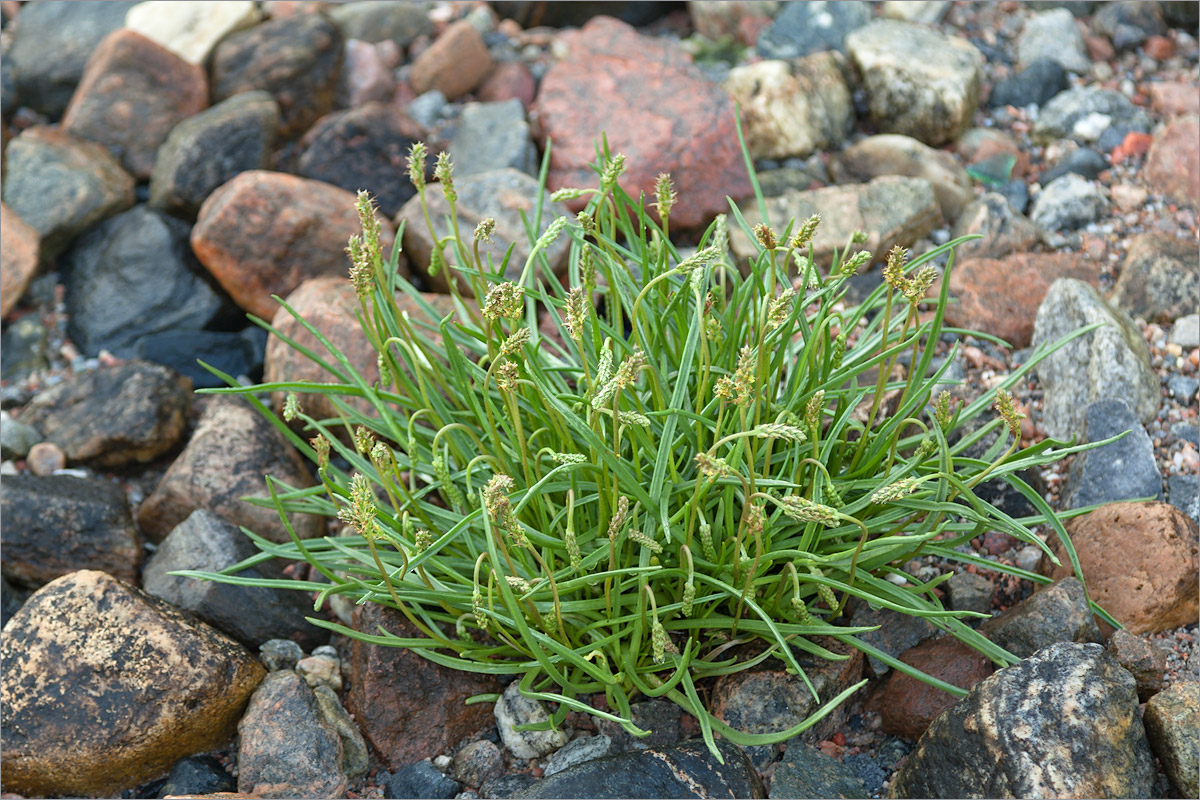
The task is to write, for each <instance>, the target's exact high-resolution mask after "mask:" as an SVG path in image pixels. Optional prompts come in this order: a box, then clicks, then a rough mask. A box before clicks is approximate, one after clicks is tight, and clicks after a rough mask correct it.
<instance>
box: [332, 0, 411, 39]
mask: <svg viewBox="0 0 1200 800" xmlns="http://www.w3.org/2000/svg"><path fill="white" fill-rule="evenodd" d="M432 6H433V3H428V2H415V3H414V2H411V0H371V2H358V3H339V4H338V5H336V6H334V7H333V8H331V9H330V10H329V18H330V19H332V20H333V21H334V23H335V24H336V25H337V26H338V28H339V29H340V30H341V32H342V36H343V37H344V38H346V39H357V40H359V41H360V42H370V43H371V44H375V43H377V42H382V41H385V40H388V39H390V40H392V41H393V42H395V43H396V44H398V45H400V46H401V47H408V46H409V45H410V44H412V43H413V40H414V39H416V38H417V37H418V36H423V35H426V34H431V33H433V20H431V19H430V18H429V10H430V8H432Z"/></svg>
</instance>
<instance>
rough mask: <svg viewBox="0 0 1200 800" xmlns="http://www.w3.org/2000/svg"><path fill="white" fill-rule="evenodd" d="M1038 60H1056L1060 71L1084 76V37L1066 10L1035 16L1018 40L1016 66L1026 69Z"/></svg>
mask: <svg viewBox="0 0 1200 800" xmlns="http://www.w3.org/2000/svg"><path fill="white" fill-rule="evenodd" d="M1039 58H1049V59H1051V60H1052V61H1057V62H1058V63H1059V64H1061V65H1062V67H1063V69H1065V70H1069V71H1071V72H1078V73H1080V74H1084V73H1086V72H1087V70H1088V64H1089V63H1090V62H1089V61H1088V57H1087V51H1086V49H1085V47H1084V43H1083V34H1082V33H1080V32H1079V26H1078V25H1076V24H1075V17H1074V16H1072V15H1071V12H1070V11H1068V10H1067V9H1065V8H1053V9H1050V10H1049V11H1043V12H1042V13H1040V14H1034V15H1033V16H1032V17H1030V18H1029V19H1028V20H1027V21H1026V22H1025V27H1024V28H1023V29H1022V30H1021V35H1020V36H1019V37H1017V64H1018V65H1019V66H1021V67H1027V66H1029V65H1030V64H1032V63H1033V62H1034V61H1037V60H1038V59H1039Z"/></svg>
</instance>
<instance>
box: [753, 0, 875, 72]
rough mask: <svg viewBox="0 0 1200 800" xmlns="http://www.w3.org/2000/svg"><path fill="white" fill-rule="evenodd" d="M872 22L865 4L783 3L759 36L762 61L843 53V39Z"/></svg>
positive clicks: (846, 1) (851, 2)
mask: <svg viewBox="0 0 1200 800" xmlns="http://www.w3.org/2000/svg"><path fill="white" fill-rule="evenodd" d="M870 21H871V10H870V6H869V4H867V3H863V2H856V0H845V1H844V2H836V3H784V4H783V9H782V10H781V11H780V12H779V16H777V17H775V21H774V22H772V23H771V26H770V27H768V28H767V29H766V30H764V31H763V32H762V33H761V34H760V35H759V37H758V53H759V55H761V56H762V57H763V58H784V59H788V58H801V57H803V56H806V55H809V54H810V53H817V52H820V51H822V50H840V51H842V52H843V53H844V52H846V48H845V45H846V36H847V34H849V33H850V32H851V31H853V30H855V29H857V28H861V27H862V26H864V25H866V24H867V23H868V22H870Z"/></svg>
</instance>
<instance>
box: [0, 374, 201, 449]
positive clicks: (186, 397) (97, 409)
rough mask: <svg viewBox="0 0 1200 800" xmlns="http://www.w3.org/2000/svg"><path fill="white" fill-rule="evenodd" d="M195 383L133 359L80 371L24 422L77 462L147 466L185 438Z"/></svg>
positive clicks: (42, 398)
mask: <svg viewBox="0 0 1200 800" xmlns="http://www.w3.org/2000/svg"><path fill="white" fill-rule="evenodd" d="M191 391H192V387H191V382H190V381H188V380H187V379H186V378H184V377H183V376H181V375H178V374H176V373H175V372H173V371H172V370H169V369H167V368H166V367H162V366H159V365H158V364H148V363H146V362H144V361H129V362H126V363H124V364H121V365H119V366H115V367H101V368H100V369H97V370H94V371H91V372H81V373H76V374H75V375H74V376H72V377H70V378H67V379H66V380H64V381H63V382H62V383H60V384H58V385H57V386H52V387H50V388H49V389H47V390H45V391H44V392H42V393H41V394H39V395H38V396H37V397H35V398H34V400H33V402H31V403H30V404H29V405H28V406H27V407H26V408H25V411H24V413H23V414H22V416H21V421H22V422H24V423H26V424H27V425H32V426H34V427H35V428H37V429H38V430H40V431H41V432H42V435H43V436H44V437H45V438H46V440H47V441H51V442H54V443H55V444H57V445H58V446H59V447H61V448H62V449H63V452H64V453H66V455H67V458H68V460H70V461H71V463H73V464H78V463H88V464H93V465H96V466H102V467H118V466H123V465H126V464H134V463H138V464H145V463H147V462H149V461H153V460H154V459H156V458H158V457H159V456H161V455H162V454H164V453H166V452H169V451H170V450H171V449H173V448H174V447H175V446H176V445H178V444H179V442H180V440H181V439H182V438H183V435H184V432H185V429H186V426H187V417H188V412H189V410H190V407H191Z"/></svg>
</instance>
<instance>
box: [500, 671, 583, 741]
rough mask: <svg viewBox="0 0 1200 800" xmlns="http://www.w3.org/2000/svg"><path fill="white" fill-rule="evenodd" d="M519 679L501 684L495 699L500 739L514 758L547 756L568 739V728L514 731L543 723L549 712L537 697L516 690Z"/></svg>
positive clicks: (547, 718) (548, 716)
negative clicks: (519, 726)
mask: <svg viewBox="0 0 1200 800" xmlns="http://www.w3.org/2000/svg"><path fill="white" fill-rule="evenodd" d="M519 684H520V681H513V682H512V683H510V684H508V686H506V687H504V694H503V695H501V697H500V699H499V700H497V701H496V705H495V715H496V727H497V728H498V729H499V730H500V739H501V740H502V741H503V742H504V746H505V747H507V748H508V750H509V752H511V753H512V754H513V755H514V756H516V757H517V758H539V757H541V756H548V755H550V754H551V753H553V752H554V751H555V750H557V749H558V748H560V747H562V746H563V745H565V744H566V743H567V741H568V740H569V739H570V735H571V734H570V729H569V728H551V729H549V730H541V731H517V730H514V727H515V726H517V725H530V724H535V723H539V722H546V721H547V720H549V719H550V715H549V714H548V713H546V708H545V706H543V705H542V703H541V701H540V700H536V699H534V698H531V697H526V696H525V695H523V694H521V692H520V689H519Z"/></svg>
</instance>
